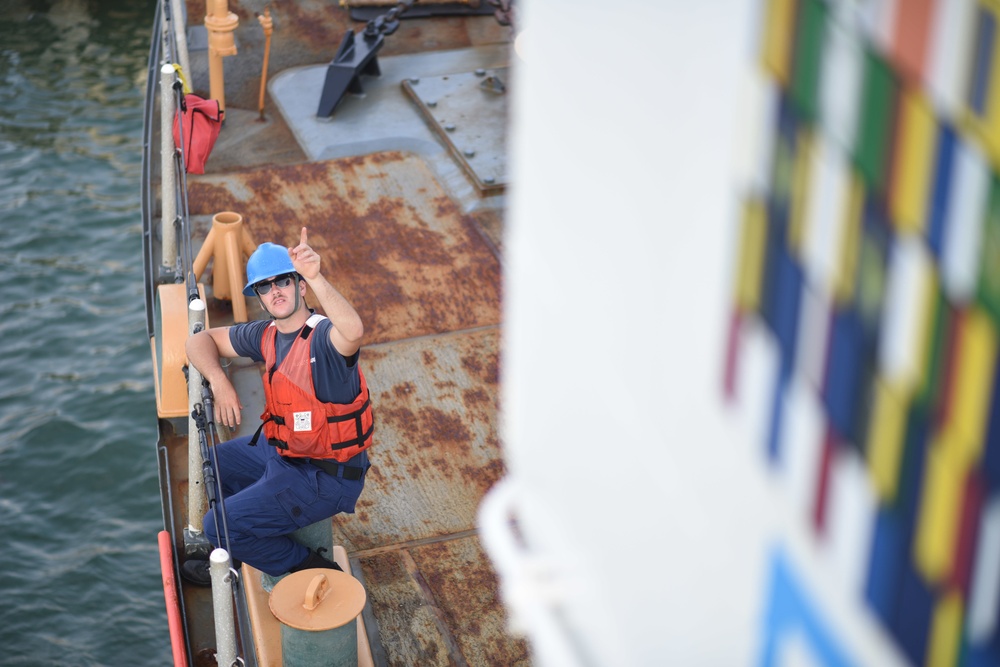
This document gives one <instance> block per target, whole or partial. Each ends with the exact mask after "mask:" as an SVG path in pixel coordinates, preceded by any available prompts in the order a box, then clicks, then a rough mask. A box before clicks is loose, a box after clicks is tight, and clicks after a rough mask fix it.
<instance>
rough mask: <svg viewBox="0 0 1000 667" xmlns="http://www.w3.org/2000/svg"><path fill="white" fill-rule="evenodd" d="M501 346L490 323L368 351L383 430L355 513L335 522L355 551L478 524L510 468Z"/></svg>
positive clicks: (378, 434) (366, 361)
mask: <svg viewBox="0 0 1000 667" xmlns="http://www.w3.org/2000/svg"><path fill="white" fill-rule="evenodd" d="M498 342H499V331H498V329H485V330H480V331H475V332H465V333H459V334H450V335H443V336H438V337H428V338H421V339H418V340H410V341H401V342H397V343H393V344H391V345H382V346H378V347H376V348H373V349H367V350H364V351H362V356H361V364H362V365H363V366H364V368H365V374H366V376H367V377H368V382H369V389H370V391H371V395H372V405H373V406H374V409H375V433H376V435H375V444H374V446H373V447H372V449H371V460H372V465H373V467H372V469H371V471H370V472H369V474H368V480H367V482H366V485H365V492H364V493H363V494H362V495H361V498H360V499H359V501H358V504H357V508H356V514H355V515H353V516H350V515H348V516H338V517H337V518H336V519H335V520H334V521H335V527H336V530H337V533H338V536H339V538H340V539H342V540H343V543H344V545H345V547H346V548H347V549H348V550H349V551H358V550H363V549H372V548H376V547H381V546H385V545H391V544H397V543H400V542H407V541H411V540H417V539H425V538H430V537H438V536H441V535H449V534H452V533H458V532H461V531H464V530H470V529H474V528H475V516H476V510H477V509H478V506H479V502H480V500H481V499H482V497H483V494H485V493H486V491H487V490H488V489H489V488H490V487H491V486H493V484H495V483H496V482H497V481H498V480H499V479H500V478H501V477H502V476H503V473H504V465H503V462H502V455H501V450H500V442H499V434H498V433H497V423H496V421H497V420H496V415H497V400H498V391H499V387H498V384H497V373H496V366H497V363H498V351H497V346H498ZM428 354H431V355H432V356H433V358H434V360H435V361H434V363H427V361H426V360H427V356H428ZM472 358H475V359H476V363H473V364H469V363H468V361H469V360H470V359H472ZM463 360H464V362H463ZM470 367H471V368H473V369H475V370H474V371H470V370H469V368H470Z"/></svg>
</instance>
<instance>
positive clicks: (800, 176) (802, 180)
mask: <svg viewBox="0 0 1000 667" xmlns="http://www.w3.org/2000/svg"><path fill="white" fill-rule="evenodd" d="M815 142H816V138H815V136H814V135H813V133H812V131H811V130H809V129H808V128H805V127H803V128H802V129H800V130H799V131H798V133H797V134H796V137H795V146H796V150H795V158H794V162H793V163H792V192H791V201H790V203H789V213H788V217H789V223H788V247H789V248H790V249H791V251H792V254H793V255H794V256H795V257H801V253H802V243H803V238H804V236H805V226H806V202H807V200H808V197H809V195H810V192H809V181H810V174H811V173H812V170H813V169H814V168H815V161H816V151H817V148H816V143H815Z"/></svg>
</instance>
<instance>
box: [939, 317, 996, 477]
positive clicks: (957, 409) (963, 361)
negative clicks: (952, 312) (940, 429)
mask: <svg viewBox="0 0 1000 667" xmlns="http://www.w3.org/2000/svg"><path fill="white" fill-rule="evenodd" d="M964 320H965V321H964V322H963V323H962V326H961V329H960V332H959V339H958V341H957V345H958V349H957V351H956V352H957V359H956V360H955V362H954V363H955V364H956V366H955V368H954V369H953V372H954V384H953V386H952V392H953V393H952V396H951V397H950V399H949V405H950V406H951V409H950V410H949V411H948V424H947V428H948V429H949V430H950V432H952V433H953V434H954V436H955V437H954V439H953V440H951V441H949V443H948V444H949V446H952V447H955V455H956V456H957V457H959V459H960V461H961V463H962V464H963V465H964V466H966V467H968V466H971V465H972V464H973V463H975V462H976V461H978V460H979V458H980V456H981V454H982V451H983V443H984V440H985V438H986V427H987V419H988V417H989V409H990V398H991V393H992V391H993V377H994V373H995V371H996V360H997V332H996V329H994V327H993V322H992V320H990V317H989V315H987V313H986V312H985V311H984V310H982V309H981V308H977V307H973V308H971V309H969V310H968V311H967V312H966V313H965V318H964Z"/></svg>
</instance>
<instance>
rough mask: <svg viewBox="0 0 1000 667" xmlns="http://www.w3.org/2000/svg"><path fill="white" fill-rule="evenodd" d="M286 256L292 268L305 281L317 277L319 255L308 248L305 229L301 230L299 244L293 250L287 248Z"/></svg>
mask: <svg viewBox="0 0 1000 667" xmlns="http://www.w3.org/2000/svg"><path fill="white" fill-rule="evenodd" d="M288 256H289V257H290V258H291V260H292V266H294V267H295V270H296V271H298V272H299V275H300V276H302V277H303V278H305V279H306V280H311V279H313V278H315V277H316V276H318V275H319V255H318V254H317V253H316V251H315V250H313V249H312V248H311V247H310V246H309V242H308V238H307V233H306V228H305V227H303V228H302V235H301V236H300V237H299V244H298V245H297V246H295V247H294V248H289V250H288Z"/></svg>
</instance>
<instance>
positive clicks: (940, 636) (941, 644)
mask: <svg viewBox="0 0 1000 667" xmlns="http://www.w3.org/2000/svg"><path fill="white" fill-rule="evenodd" d="M964 608H965V603H964V602H963V601H962V594H961V593H960V592H958V591H955V590H952V591H948V592H947V593H946V594H945V595H942V596H941V597H940V598H939V600H938V603H937V606H936V607H935V608H934V617H933V618H932V620H931V636H930V637H929V642H928V644H927V655H926V657H925V662H924V664H925V665H926V666H927V667H953V666H954V665H957V664H958V656H959V648H960V646H961V638H962V622H963V618H964V616H965V614H964V612H963V609H964Z"/></svg>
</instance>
